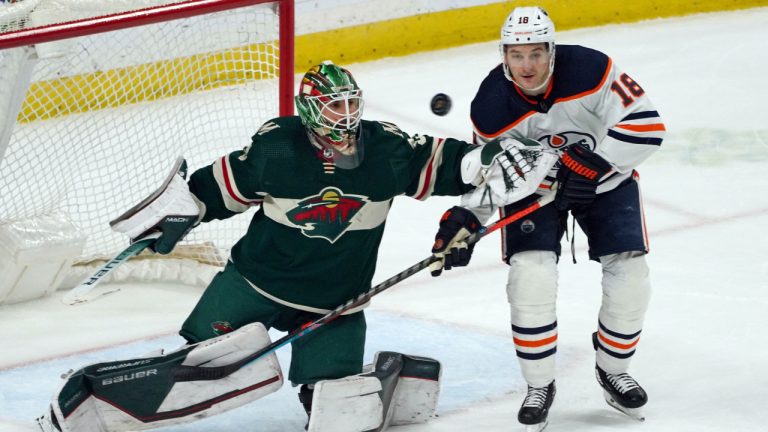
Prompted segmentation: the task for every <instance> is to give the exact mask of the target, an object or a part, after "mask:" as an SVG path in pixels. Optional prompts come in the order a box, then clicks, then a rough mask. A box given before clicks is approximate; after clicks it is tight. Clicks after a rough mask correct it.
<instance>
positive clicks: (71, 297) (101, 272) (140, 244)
mask: <svg viewBox="0 0 768 432" xmlns="http://www.w3.org/2000/svg"><path fill="white" fill-rule="evenodd" d="M160 234H161V233H159V232H153V233H150V234H149V235H147V236H146V237H142V238H140V239H138V240H136V241H135V242H133V243H131V244H130V245H129V246H128V247H127V248H125V249H123V251H122V252H120V253H118V254H117V255H115V257H114V258H112V259H111V260H109V261H107V263H106V264H104V265H103V266H101V267H100V268H99V269H98V270H96V271H95V272H94V273H93V274H92V275H90V276H88V277H87V278H85V280H83V281H82V282H80V283H79V284H78V285H77V286H75V287H74V288H72V289H71V290H69V292H67V293H66V294H65V295H64V297H62V298H61V301H62V302H63V303H64V304H67V305H76V304H80V303H85V302H88V301H91V300H93V299H95V298H97V297H101V296H103V295H106V294H110V293H113V292H116V291H120V288H118V287H113V288H109V289H103V290H100V291H94V288H96V285H98V284H99V282H101V280H102V279H103V278H104V277H105V276H106V275H108V274H109V273H111V272H112V270H114V269H116V268H117V267H119V266H120V265H121V264H123V263H124V262H126V261H128V260H129V259H130V258H131V257H134V256H136V255H138V254H139V253H141V251H143V250H144V249H146V248H148V247H149V246H150V245H152V243H154V242H155V240H156V239H157V238H158V237H160Z"/></svg>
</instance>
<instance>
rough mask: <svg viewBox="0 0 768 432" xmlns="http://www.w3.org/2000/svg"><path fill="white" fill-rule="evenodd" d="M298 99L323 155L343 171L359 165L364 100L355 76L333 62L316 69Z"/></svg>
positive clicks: (303, 83) (300, 108)
mask: <svg viewBox="0 0 768 432" xmlns="http://www.w3.org/2000/svg"><path fill="white" fill-rule="evenodd" d="M295 100H296V108H297V110H298V112H299V117H300V118H301V122H302V123H303V124H304V126H305V127H306V128H307V131H308V133H309V136H310V140H311V141H312V142H313V144H315V145H316V146H319V147H321V148H322V149H323V150H324V156H325V157H326V158H327V159H331V160H333V161H334V162H335V163H336V165H337V166H339V167H341V168H354V167H355V166H357V165H359V163H360V161H361V160H362V145H361V144H362V143H361V142H360V140H359V139H358V138H359V135H360V134H359V131H360V120H361V117H362V114H363V98H362V91H361V90H360V87H358V86H357V82H355V79H354V78H353V77H352V74H351V73H349V71H348V70H346V69H344V68H342V67H340V66H337V65H335V64H333V63H331V62H330V61H325V62H323V63H321V64H319V65H317V66H314V67H312V68H311V69H310V70H309V71H308V72H307V73H306V74H305V75H304V78H303V79H302V80H301V85H300V86H299V94H298V95H297V96H296V98H295Z"/></svg>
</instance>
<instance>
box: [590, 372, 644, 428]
mask: <svg viewBox="0 0 768 432" xmlns="http://www.w3.org/2000/svg"><path fill="white" fill-rule="evenodd" d="M595 376H596V377H597V382H598V383H600V386H601V387H603V389H604V390H605V392H604V396H605V401H606V402H608V405H610V406H612V407H613V408H616V409H617V410H619V411H621V412H623V413H624V414H626V415H628V416H630V417H632V418H633V419H635V420H639V421H645V417H643V415H642V413H641V410H640V407H642V406H643V405H645V404H646V403H647V402H648V395H647V394H646V393H645V390H643V388H642V387H640V384H638V383H637V381H635V379H634V378H632V377H631V376H630V375H629V374H627V373H621V374H609V373H606V372H605V371H604V370H602V369H600V366H595Z"/></svg>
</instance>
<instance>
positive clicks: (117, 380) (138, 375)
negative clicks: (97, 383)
mask: <svg viewBox="0 0 768 432" xmlns="http://www.w3.org/2000/svg"><path fill="white" fill-rule="evenodd" d="M152 375H155V376H157V369H149V370H145V371H141V372H132V373H129V374H125V375H118V376H116V377H112V378H105V379H103V380H101V385H103V386H108V385H111V384H119V383H121V382H125V381H132V380H135V379H142V378H147V377H150V376H152Z"/></svg>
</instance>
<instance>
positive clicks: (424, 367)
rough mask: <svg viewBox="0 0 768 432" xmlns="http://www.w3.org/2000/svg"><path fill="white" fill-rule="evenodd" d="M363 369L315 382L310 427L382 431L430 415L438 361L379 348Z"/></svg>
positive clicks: (313, 430) (315, 431)
mask: <svg viewBox="0 0 768 432" xmlns="http://www.w3.org/2000/svg"><path fill="white" fill-rule="evenodd" d="M365 370H367V372H364V373H362V374H358V375H354V376H350V377H345V378H341V379H337V380H328V381H319V382H318V383H317V384H316V385H315V390H314V394H313V397H312V409H311V416H310V419H309V426H308V428H307V430H308V431H309V432H328V431H334V432H364V431H370V432H374V431H375V432H380V431H384V430H386V429H387V428H388V427H389V426H395V425H403V424H412V423H422V422H425V421H427V420H428V419H429V418H431V417H432V416H433V415H434V413H435V410H436V408H437V399H438V396H439V394H440V375H441V367H440V363H439V362H438V361H437V360H434V359H431V358H427V357H418V356H411V355H406V354H400V353H396V352H392V351H381V352H378V353H376V356H375V357H374V362H373V364H371V365H367V366H366V367H365Z"/></svg>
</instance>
